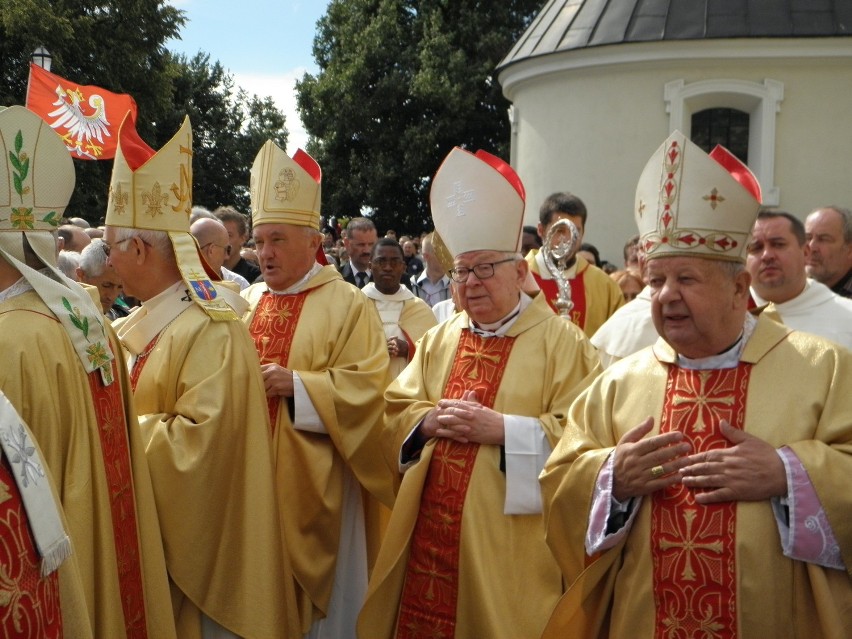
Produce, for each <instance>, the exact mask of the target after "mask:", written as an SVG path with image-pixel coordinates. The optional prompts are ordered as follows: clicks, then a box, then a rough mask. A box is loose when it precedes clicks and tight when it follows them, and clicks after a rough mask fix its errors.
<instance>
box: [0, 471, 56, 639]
mask: <svg viewBox="0 0 852 639" xmlns="http://www.w3.org/2000/svg"><path fill="white" fill-rule="evenodd" d="M43 480H44V481H47V479H46V478H43ZM0 567H2V575H0V636H3V637H8V638H9V639H29V638H30V637H39V638H42V637H43V638H45V639H59V638H61V637H62V611H61V609H60V606H59V573H58V572H56V571H54V572H52V573H50V574H49V575H48V576H47V577H42V576H41V570H40V567H41V558H40V557H39V555H38V552H36V549H35V541H34V540H33V537H32V534H31V533H30V529H29V524H28V520H27V514H26V511H25V510H24V502H23V501H22V499H21V493H20V491H19V489H18V484H17V483H16V482H15V479H14V477H12V471H11V469H10V467H9V462H8V461H7V460H6V458H5V457H2V455H0Z"/></svg>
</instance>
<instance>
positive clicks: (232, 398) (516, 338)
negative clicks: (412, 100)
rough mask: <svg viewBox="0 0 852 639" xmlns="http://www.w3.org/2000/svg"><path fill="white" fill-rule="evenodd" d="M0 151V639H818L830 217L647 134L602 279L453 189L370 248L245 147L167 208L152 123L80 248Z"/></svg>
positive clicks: (122, 153) (851, 551) (840, 377)
mask: <svg viewBox="0 0 852 639" xmlns="http://www.w3.org/2000/svg"><path fill="white" fill-rule="evenodd" d="M0 141H2V142H3V143H4V147H5V148H6V149H7V150H8V151H9V152H8V153H7V154H6V155H5V156H4V157H2V158H0V166H2V175H4V176H7V177H8V179H7V180H4V181H5V182H7V183H8V184H9V185H10V189H11V190H10V192H9V193H7V195H8V197H7V198H6V204H3V203H2V202H0V329H2V330H0V340H2V342H3V353H4V363H5V365H4V366H3V367H2V369H0V391H2V392H1V393H0V457H2V459H0V462H2V463H0V541H2V543H0V629H2V633H0V634H2V636H4V637H15V638H18V637H28V638H35V637H39V638H41V637H46V638H54V637H63V636H64V637H74V638H77V637H81V638H84V639H85V638H86V637H95V638H107V639H113V638H119V637H128V638H130V637H134V638H136V637H151V638H156V639H160V638H162V639H169V638H170V637H176V638H179V639H231V638H234V637H241V638H252V639H277V638H287V639H289V638H296V637H307V638H317V639H319V638H335V639H336V638H347V637H359V638H360V639H382V638H391V637H399V638H416V637H432V638H450V637H457V638H460V639H461V638H471V639H472V638H480V637H495V638H500V637H506V638H510V639H515V638H527V637H530V638H538V637H548V638H550V637H553V638H556V637H577V638H578V639H586V638H594V637H660V638H662V637H719V638H733V637H808V638H811V637H829V638H842V637H848V636H852V582H850V574H852V573H850V570H852V518H850V517H849V513H850V506H852V504H850V500H849V498H848V497H847V494H848V491H847V490H845V489H846V481H847V478H848V477H849V476H850V472H852V456H850V451H852V392H850V391H852V386H850V384H852V382H850V379H852V350H850V349H852V300H850V299H849V298H850V297H852V213H850V212H849V211H848V210H846V209H843V208H839V207H834V206H830V207H821V208H817V209H815V210H814V211H813V212H812V213H810V214H809V215H808V216H807V217H806V219H805V221H804V222H802V221H801V220H800V219H799V218H798V217H796V216H795V215H791V214H789V213H787V212H784V211H780V210H773V209H764V208H763V207H762V206H761V194H760V186H759V184H758V183H757V180H756V179H755V178H754V176H753V175H752V174H751V173H750V172H749V171H748V169H747V167H745V165H743V164H742V163H741V162H739V161H738V160H737V159H736V158H735V157H733V156H732V155H731V154H730V153H728V152H727V151H726V150H724V149H722V148H720V147H717V149H715V150H713V151H712V152H711V153H709V154H708V153H705V152H704V151H703V150H701V149H699V148H698V147H697V146H695V145H694V144H693V143H692V142H691V141H690V140H689V139H688V138H686V137H685V136H683V135H682V134H680V133H679V132H675V133H673V134H672V135H671V136H669V138H668V139H666V140H665V142H663V144H662V145H661V146H660V148H659V149H658V150H657V151H656V152H655V153H654V154H653V155H652V156H651V157H650V159H649V161H648V163H647V165H646V167H645V169H644V170H643V172H642V174H641V175H640V176H639V178H638V186H637V189H636V201H635V207H634V217H635V220H636V224H637V234H636V235H635V236H633V237H630V238H627V239H626V241H625V244H624V254H623V265H622V266H621V267H620V268H614V267H607V264H605V263H604V262H603V261H602V260H601V258H600V255H599V254H598V252H597V250H596V249H595V247H594V246H591V245H588V244H585V243H584V242H583V238H584V234H585V232H586V229H587V228H589V224H590V223H591V222H592V221H594V220H593V219H590V218H591V217H592V216H590V215H589V211H587V209H586V205H585V204H584V202H583V201H582V199H581V198H580V197H578V196H577V195H576V194H574V193H573V192H567V191H565V192H555V193H553V194H552V195H550V196H549V197H547V198H546V199H545V200H544V201H543V202H541V203H539V204H538V207H539V219H538V224H537V225H536V226H524V224H523V221H524V214H525V210H527V208H528V206H529V204H530V203H529V202H527V199H526V193H525V190H524V186H523V183H522V181H521V179H520V178H519V177H518V175H517V174H516V173H515V171H514V170H513V169H512V168H511V167H510V166H509V165H508V164H506V163H505V162H504V161H502V160H501V159H500V158H497V157H495V156H493V155H491V154H489V153H487V152H485V151H477V152H476V153H471V152H469V151H466V150H464V149H461V148H455V149H453V150H452V151H451V152H450V153H449V154H448V155H447V156H446V158H445V159H444V161H443V163H442V164H441V166H440V167H438V169H437V171H436V173H435V175H434V178H433V180H432V186H431V193H430V208H431V213H432V224H433V227H434V228H433V230H432V231H431V232H429V233H427V234H423V235H422V236H418V237H406V236H401V237H397V236H396V233H395V231H392V230H389V231H387V232H386V233H385V234H384V236H383V237H381V238H380V237H379V233H378V229H377V228H376V226H375V224H374V222H373V221H372V220H371V219H369V218H354V219H352V220H350V221H349V222H348V224H347V225H346V227H345V228H340V229H338V228H336V225H335V224H333V223H332V224H330V223H329V220H330V218H329V217H328V216H324V215H323V212H322V209H321V199H322V198H321V195H322V169H321V167H320V166H319V165H318V164H317V162H316V161H315V160H314V159H313V158H312V157H311V156H310V155H308V154H307V153H305V152H304V151H301V150H300V151H298V152H297V153H296V154H294V155H293V156H292V157H291V156H289V155H288V154H287V153H286V152H285V151H284V150H282V149H281V148H279V147H278V146H277V145H276V144H275V143H274V142H273V141H268V142H266V143H265V144H264V145H263V147H262V148H261V149H260V150H259V151H258V154H257V156H256V158H255V161H254V164H253V166H252V167H251V178H250V180H251V181H250V184H251V189H250V191H251V214H250V216H247V215H244V214H243V213H241V212H240V211H238V210H237V209H235V208H234V207H231V206H222V207H219V208H215V209H213V210H212V211H211V210H208V209H206V208H204V207H201V206H193V202H192V189H191V180H192V161H191V157H192V156H191V154H192V131H191V127H190V124H189V121H188V120H185V121H184V123H183V125H182V126H181V128H180V129H179V130H178V132H177V133H176V134H175V135H174V137H173V138H172V139H171V140H170V141H169V142H168V143H167V144H165V145H164V146H163V147H162V148H161V149H159V150H158V151H155V150H154V149H150V148H148V147H147V146H145V145H144V143H143V144H140V143H139V141H138V139H136V140H134V141H133V143H132V144H130V143H128V144H122V143H121V142H122V141H123V135H122V134H120V135H119V142H120V144H119V151H118V153H117V155H116V158H115V161H114V166H113V173H112V177H111V183H110V193H109V201H108V206H107V211H106V214H105V224H104V226H103V227H102V228H97V229H95V228H91V227H89V226H88V224H87V223H86V222H85V221H84V220H82V219H79V218H70V217H67V216H66V214H67V212H66V210H65V209H66V207H67V203H68V200H69V198H70V196H71V193H72V192H73V187H74V167H73V162H72V160H71V158H70V156H69V154H68V152H67V150H66V149H65V146H64V144H63V143H62V141H61V139H60V138H59V137H58V135H56V134H55V133H54V132H53V131H52V130H51V129H50V128H49V126H47V125H46V124H45V123H44V122H43V121H42V120H40V119H39V118H38V116H36V115H34V114H33V113H31V112H29V111H27V110H26V109H24V108H22V107H11V108H8V109H5V110H2V111H0ZM166 184H167V185H170V186H169V188H168V189H166V188H164V187H163V185H166ZM60 218H62V219H61V222H60ZM562 220H566V221H567V222H568V223H569V224H565V223H563V222H562ZM565 226H567V227H568V228H570V229H573V230H572V231H571V232H572V233H573V235H574V237H573V238H572V241H571V245H572V246H573V249H572V251H571V252H570V254H567V255H559V250H558V249H559V246H561V245H557V244H558V243H559V242H561V241H562V239H563V235H561V234H562V233H563V231H562V230H561V229H564V228H565ZM60 265H65V267H64V268H60Z"/></svg>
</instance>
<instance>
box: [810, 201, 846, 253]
mask: <svg viewBox="0 0 852 639" xmlns="http://www.w3.org/2000/svg"><path fill="white" fill-rule="evenodd" d="M823 210H828V211H834V212H836V213H838V214H839V215H840V225H841V227H842V228H843V243H844V244H852V211H850V210H849V209H846V208H843V207H842V206H821V207H820V208H818V209H816V211H823ZM816 211H815V212H816Z"/></svg>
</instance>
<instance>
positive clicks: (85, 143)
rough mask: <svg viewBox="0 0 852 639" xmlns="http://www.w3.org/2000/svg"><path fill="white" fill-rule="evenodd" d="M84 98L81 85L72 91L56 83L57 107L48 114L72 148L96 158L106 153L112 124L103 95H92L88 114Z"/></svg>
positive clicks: (70, 148)
mask: <svg viewBox="0 0 852 639" xmlns="http://www.w3.org/2000/svg"><path fill="white" fill-rule="evenodd" d="M85 100H86V96H84V95H83V92H82V91H80V89H79V88H78V89H74V90H73V91H69V90H66V89H64V88H62V86H60V85H57V87H56V102H54V103H53V106H55V107H57V108H56V109H54V110H53V111H51V112H50V113H49V114H48V117H49V118H55V119H54V120H53V122H51V123H50V126H51V128H53V129H54V130H55V131H56V132H57V133H59V134H60V135H61V136H62V140H63V141H64V142H65V146H67V147H68V150H69V151H71V152H76V153H77V154H78V155H79V156H85V157H89V158H91V159H93V160H97V159H98V157H99V156H100V155H101V154H102V153H103V149H104V147H103V143H104V136H107V137H110V132H109V126H110V124H109V121H108V120H107V117H106V106H105V101H104V99H103V97H101V96H100V95H98V94H96V93H93V94H92V95H91V96H90V97H89V100H88V106H90V107H91V113H88V114H87V113H85V112H84V109H83V106H82V105H84V104H85ZM60 129H64V131H62V130H60ZM98 143H100V144H98Z"/></svg>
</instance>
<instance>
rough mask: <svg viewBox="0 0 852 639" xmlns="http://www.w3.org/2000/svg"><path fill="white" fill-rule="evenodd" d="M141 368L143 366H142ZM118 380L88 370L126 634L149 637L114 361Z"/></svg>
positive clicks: (119, 388)
mask: <svg viewBox="0 0 852 639" xmlns="http://www.w3.org/2000/svg"><path fill="white" fill-rule="evenodd" d="M140 368H141V367H140ZM112 376H113V379H114V380H116V381H114V382H113V383H112V384H110V385H109V386H105V385H104V383H103V380H102V378H101V375H100V372H99V371H94V372H93V373H89V376H88V377H89V386H90V388H91V389H92V400H93V402H94V406H95V415H96V417H97V422H98V434H99V435H100V441H101V450H102V451H103V462H104V473H105V474H106V479H107V485H108V486H109V503H110V510H111V513H112V530H113V542H114V543H115V556H116V559H117V562H118V588H119V595H120V596H121V606H122V610H123V612H124V627H125V629H126V630H127V637H128V638H131V637H132V638H133V639H137V638H138V639H143V638H144V637H147V636H148V629H147V625H146V618H145V595H144V591H143V587H142V567H141V565H140V550H139V531H138V528H137V525H136V500H135V498H134V497H135V496H134V493H133V476H132V473H131V471H130V442H129V441H128V438H127V420H126V419H125V415H124V402H123V401H122V394H121V387H120V385H119V383H118V379H119V376H118V368H117V367H116V365H115V362H113V363H112Z"/></svg>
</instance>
